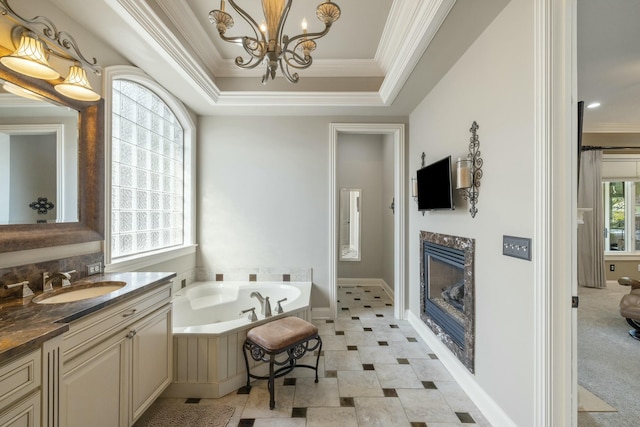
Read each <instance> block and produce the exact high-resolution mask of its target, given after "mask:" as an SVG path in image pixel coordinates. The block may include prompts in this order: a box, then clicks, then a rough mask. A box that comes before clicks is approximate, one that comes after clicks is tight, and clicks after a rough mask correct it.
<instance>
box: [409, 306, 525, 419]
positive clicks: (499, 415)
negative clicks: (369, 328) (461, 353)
mask: <svg viewBox="0 0 640 427" xmlns="http://www.w3.org/2000/svg"><path fill="white" fill-rule="evenodd" d="M405 318H406V319H408V320H409V323H410V324H411V326H413V328H414V329H415V330H416V332H418V334H419V335H420V337H421V338H422V339H423V340H424V341H425V342H426V343H427V345H428V346H429V348H431V350H433V351H434V353H435V354H436V356H438V359H440V361H442V364H443V365H444V367H445V368H447V370H448V371H449V373H450V374H451V376H453V378H454V379H455V380H456V381H457V382H458V384H460V387H462V389H463V390H464V391H465V393H467V395H468V396H469V398H470V399H471V400H472V401H473V403H474V404H475V405H476V406H477V407H478V409H480V412H482V414H483V415H484V416H485V417H486V418H487V420H488V421H489V423H491V425H495V426H505V427H517V426H516V423H514V422H513V420H512V419H511V418H510V417H509V416H508V415H507V414H506V413H505V412H504V411H503V410H502V408H501V407H500V406H499V405H498V404H497V403H496V402H495V401H494V400H493V399H492V398H491V396H489V395H488V394H487V393H486V392H485V391H484V389H483V388H482V387H481V386H480V385H479V384H478V383H477V382H476V380H475V377H474V376H473V375H472V374H471V373H470V372H469V371H468V370H467V368H466V367H465V366H464V365H463V364H462V363H460V361H459V360H458V359H456V358H455V356H454V355H453V354H452V353H451V352H450V351H449V349H448V348H447V347H446V346H445V345H444V344H443V343H442V342H441V341H440V339H439V338H438V337H437V336H436V335H435V334H434V333H433V332H431V329H429V328H428V327H427V325H425V323H424V322H423V321H422V320H421V319H420V318H419V317H417V316H416V315H415V314H413V313H412V312H411V311H410V310H407V311H406V315H405Z"/></svg>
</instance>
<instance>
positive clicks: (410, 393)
mask: <svg viewBox="0 0 640 427" xmlns="http://www.w3.org/2000/svg"><path fill="white" fill-rule="evenodd" d="M396 393H397V394H398V398H399V399H400V402H401V403H402V407H403V408H404V410H405V413H406V414H407V418H409V421H412V422H419V421H422V422H425V423H427V425H431V423H455V422H459V421H460V420H459V418H458V417H457V415H456V414H455V412H454V411H453V409H451V407H450V406H449V404H448V403H447V401H446V400H445V399H444V397H442V395H441V394H440V392H439V391H438V390H426V389H422V390H410V389H396Z"/></svg>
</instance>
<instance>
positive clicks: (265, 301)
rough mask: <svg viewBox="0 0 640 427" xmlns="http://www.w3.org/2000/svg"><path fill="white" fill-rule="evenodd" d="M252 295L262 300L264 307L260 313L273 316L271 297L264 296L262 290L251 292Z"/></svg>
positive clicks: (261, 303)
mask: <svg viewBox="0 0 640 427" xmlns="http://www.w3.org/2000/svg"><path fill="white" fill-rule="evenodd" d="M250 297H251V298H253V297H256V298H258V301H260V305H261V307H262V309H261V310H260V314H262V315H263V316H264V317H271V303H270V302H269V297H263V296H262V295H261V294H260V292H257V291H253V292H251V295H250Z"/></svg>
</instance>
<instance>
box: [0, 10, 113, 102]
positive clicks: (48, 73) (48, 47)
mask: <svg viewBox="0 0 640 427" xmlns="http://www.w3.org/2000/svg"><path fill="white" fill-rule="evenodd" d="M0 13H1V14H2V15H4V16H6V17H8V18H10V19H12V20H13V21H14V22H16V23H17V24H18V26H16V27H14V29H13V31H12V39H13V40H14V45H15V47H16V49H15V51H14V52H13V53H12V54H10V55H5V56H3V57H1V58H0V63H2V65H4V66H5V67H7V68H9V69H11V70H13V71H15V72H17V73H20V74H24V75H26V76H29V77H34V78H37V79H41V80H46V81H49V82H51V83H52V84H53V85H54V88H55V90H56V91H57V92H59V93H60V94H62V95H64V96H66V97H68V98H71V99H75V100H78V101H87V102H92V101H97V100H99V99H100V95H98V94H97V93H96V92H95V91H94V90H93V88H92V87H91V84H90V83H89V80H88V79H87V74H86V70H85V68H87V69H89V70H91V71H92V72H93V73H95V74H96V75H100V74H101V67H99V66H98V65H96V59H95V58H93V59H92V60H91V61H90V60H88V59H86V58H85V57H84V56H83V55H82V53H81V52H80V48H79V47H78V44H77V43H76V41H75V39H74V38H73V37H72V36H71V35H70V34H69V33H67V32H65V31H59V30H58V29H57V28H56V26H55V24H54V23H53V22H52V21H51V20H49V19H48V18H46V17H44V16H36V17H35V18H33V19H25V18H23V17H22V16H20V15H18V14H17V13H16V12H15V11H14V10H13V9H12V8H11V7H10V6H9V0H0ZM49 55H54V56H56V57H58V58H61V59H63V60H66V61H70V62H72V65H71V66H70V67H69V74H68V77H67V78H66V79H65V80H64V81H63V82H59V81H56V80H57V79H59V78H60V73H58V72H57V71H56V70H55V69H54V68H53V67H51V65H50V64H49V61H48V57H49Z"/></svg>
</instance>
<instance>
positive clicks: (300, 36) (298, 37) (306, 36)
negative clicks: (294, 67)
mask: <svg viewBox="0 0 640 427" xmlns="http://www.w3.org/2000/svg"><path fill="white" fill-rule="evenodd" d="M330 29H331V24H325V27H324V30H323V31H320V32H319V33H307V34H304V33H302V34H298V35H296V36H293V37H291V38H289V39H288V40H287V41H286V43H285V44H284V46H283V48H282V49H283V50H285V49H287V47H288V46H289V45H290V44H291V43H292V42H294V41H296V40H300V41H299V42H297V43H296V46H297V45H298V44H300V43H301V42H304V41H305V40H317V39H319V38H321V37H324V36H326V35H327V33H328V32H329V30H330Z"/></svg>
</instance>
